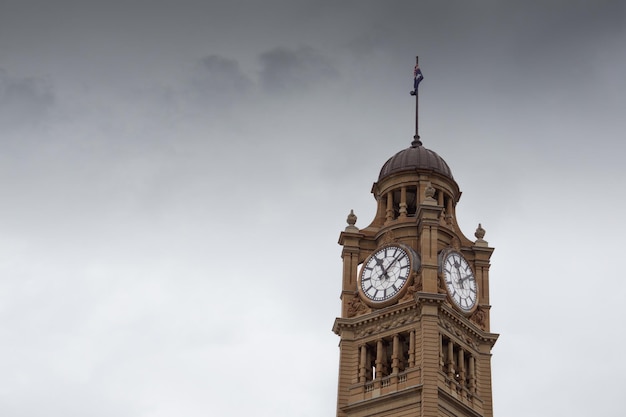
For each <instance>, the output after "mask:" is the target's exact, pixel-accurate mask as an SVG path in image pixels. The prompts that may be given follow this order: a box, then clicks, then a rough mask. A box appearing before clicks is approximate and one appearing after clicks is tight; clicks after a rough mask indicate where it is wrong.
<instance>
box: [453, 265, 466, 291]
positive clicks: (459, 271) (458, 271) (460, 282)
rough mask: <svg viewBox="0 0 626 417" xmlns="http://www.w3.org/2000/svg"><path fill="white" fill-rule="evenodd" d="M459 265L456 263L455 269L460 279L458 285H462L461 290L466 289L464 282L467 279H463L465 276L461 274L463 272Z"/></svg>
mask: <svg viewBox="0 0 626 417" xmlns="http://www.w3.org/2000/svg"><path fill="white" fill-rule="evenodd" d="M459 266H460V265H459V264H457V263H456V262H455V263H454V267H455V268H456V272H457V273H458V274H459V279H458V283H459V284H460V285H461V288H463V289H465V285H463V281H465V279H463V276H462V274H461V270H460V269H459Z"/></svg>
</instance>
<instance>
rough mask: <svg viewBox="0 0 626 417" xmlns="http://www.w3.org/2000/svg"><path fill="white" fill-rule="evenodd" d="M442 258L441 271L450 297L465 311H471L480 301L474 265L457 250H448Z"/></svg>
mask: <svg viewBox="0 0 626 417" xmlns="http://www.w3.org/2000/svg"><path fill="white" fill-rule="evenodd" d="M442 259H443V261H442V262H441V271H442V273H443V279H444V281H445V283H446V289H447V290H448V295H449V296H450V299H451V300H452V301H453V302H454V304H455V305H456V306H457V307H458V308H459V309H461V311H463V312H464V313H469V312H471V311H472V310H473V309H474V308H475V307H476V304H477V301H478V285H477V283H476V278H475V277H474V271H473V270H472V267H471V266H470V264H469V263H468V262H467V260H466V259H465V258H464V257H463V255H461V254H460V253H459V252H457V251H449V252H446V253H445V254H443V257H442Z"/></svg>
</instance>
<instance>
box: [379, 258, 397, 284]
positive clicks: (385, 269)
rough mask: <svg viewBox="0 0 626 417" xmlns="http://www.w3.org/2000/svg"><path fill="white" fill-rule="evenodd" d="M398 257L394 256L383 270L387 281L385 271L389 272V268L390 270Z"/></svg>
mask: <svg viewBox="0 0 626 417" xmlns="http://www.w3.org/2000/svg"><path fill="white" fill-rule="evenodd" d="M399 257H400V256H396V257H395V258H393V260H392V261H391V262H389V265H387V268H383V275H384V276H386V277H387V279H389V275H388V274H387V271H389V268H391V266H392V265H393V264H395V263H396V261H397V260H398V258H399Z"/></svg>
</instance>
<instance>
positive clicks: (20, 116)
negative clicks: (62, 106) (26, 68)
mask: <svg viewBox="0 0 626 417" xmlns="http://www.w3.org/2000/svg"><path fill="white" fill-rule="evenodd" d="M54 101H55V98H54V94H53V92H52V88H51V86H50V85H49V83H47V82H45V81H44V80H40V79H36V78H19V77H13V76H10V75H9V74H7V72H6V71H5V70H3V69H1V68H0V125H2V126H5V127H16V126H27V125H33V124H37V123H39V122H41V120H42V119H43V118H44V117H45V116H46V115H47V113H48V112H49V110H50V108H51V107H52V105H53V104H54Z"/></svg>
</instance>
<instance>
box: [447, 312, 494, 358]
mask: <svg viewBox="0 0 626 417" xmlns="http://www.w3.org/2000/svg"><path fill="white" fill-rule="evenodd" d="M440 311H441V314H440V319H439V320H440V324H441V326H442V327H443V328H444V329H447V330H449V331H450V330H453V329H461V330H462V331H464V332H465V333H466V334H468V335H469V336H470V337H471V338H473V339H475V340H479V341H481V342H483V343H487V344H489V345H490V346H493V345H494V344H495V343H496V340H498V336H499V335H498V334H496V333H489V332H485V331H483V330H482V329H480V328H479V327H477V326H476V325H475V324H474V323H472V322H470V321H469V320H468V319H467V318H465V317H460V316H459V314H458V313H457V312H456V311H454V310H453V309H452V307H450V306H448V305H446V304H442V305H441V307H440ZM450 325H452V326H450ZM456 336H460V335H458V334H457V335H456ZM466 342H467V341H466ZM474 347H475V346H474ZM475 348H476V347H475Z"/></svg>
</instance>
